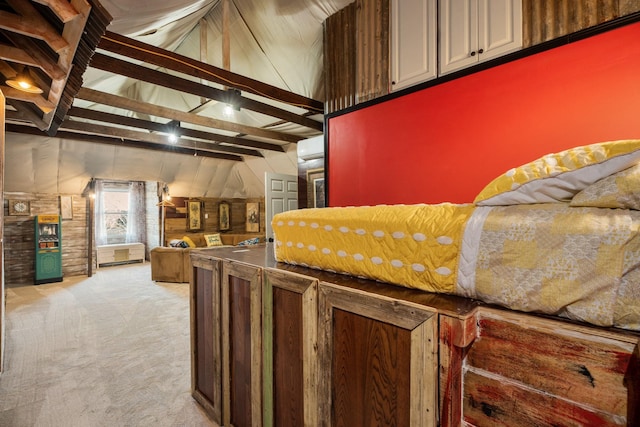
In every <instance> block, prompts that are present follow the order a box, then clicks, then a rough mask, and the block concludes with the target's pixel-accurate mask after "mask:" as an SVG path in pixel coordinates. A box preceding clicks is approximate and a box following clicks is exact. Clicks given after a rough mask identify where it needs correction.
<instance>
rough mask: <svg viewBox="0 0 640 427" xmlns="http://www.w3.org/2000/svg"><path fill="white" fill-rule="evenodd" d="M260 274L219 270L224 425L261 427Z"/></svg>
mask: <svg viewBox="0 0 640 427" xmlns="http://www.w3.org/2000/svg"><path fill="white" fill-rule="evenodd" d="M261 273H262V270H261V269H259V268H257V267H254V266H250V265H247V264H242V263H236V262H225V263H224V264H223V267H222V290H221V291H222V293H221V316H222V321H221V323H222V360H223V365H222V381H223V405H222V408H223V411H222V412H223V424H224V425H233V426H236V427H249V426H255V427H259V426H261V425H262V330H261V328H262V321H261V317H262V316H261V314H262V276H261Z"/></svg>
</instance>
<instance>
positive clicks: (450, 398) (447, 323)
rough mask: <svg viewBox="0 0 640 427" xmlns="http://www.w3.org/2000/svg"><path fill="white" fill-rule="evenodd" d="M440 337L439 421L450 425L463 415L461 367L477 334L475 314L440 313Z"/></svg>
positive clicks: (446, 426) (456, 423) (458, 420)
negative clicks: (454, 314)
mask: <svg viewBox="0 0 640 427" xmlns="http://www.w3.org/2000/svg"><path fill="white" fill-rule="evenodd" d="M439 323H440V328H439V330H440V338H439V343H440V344H439V356H440V357H439V359H440V425H441V426H442V427H453V426H458V425H459V424H460V420H461V419H462V404H461V403H462V389H463V384H462V380H463V378H462V371H463V366H464V359H465V357H466V354H467V350H468V347H469V345H470V344H471V343H472V342H473V340H474V339H475V337H476V333H477V328H476V318H475V316H468V317H466V318H465V317H463V318H458V317H452V316H447V315H443V314H441V315H440V316H439Z"/></svg>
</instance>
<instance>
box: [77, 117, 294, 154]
mask: <svg viewBox="0 0 640 427" xmlns="http://www.w3.org/2000/svg"><path fill="white" fill-rule="evenodd" d="M68 114H69V116H70V117H80V118H83V119H88V120H95V121H98V122H105V123H111V124H115V125H120V126H129V127H134V128H138V129H147V130H149V131H151V132H164V133H168V132H169V130H170V126H169V125H168V124H165V123H157V122H152V121H149V120H142V119H137V118H134V117H127V116H122V115H120V114H113V113H105V112H102V111H95V110H89V109H87V108H80V107H72V108H71V109H70V110H69V113H68ZM170 123H171V122H170ZM178 133H179V134H180V136H182V137H192V138H198V139H202V140H205V141H206V142H205V143H206V144H211V145H214V146H215V149H216V150H218V151H223V152H227V153H234V154H240V155H246V156H254V157H264V156H263V155H262V153H261V152H259V151H257V150H249V149H247V148H242V147H236V146H230V145H220V142H229V141H220V140H218V138H216V135H215V134H211V133H208V132H200V131H196V130H194V129H188V128H183V127H181V128H179V130H178ZM221 136H223V137H224V135H221ZM226 138H231V139H233V137H226ZM221 139H225V138H221ZM236 139H237V140H240V141H242V139H241V138H236ZM231 143H237V141H232V142H231ZM275 147H278V148H279V150H275V151H284V149H283V148H282V146H280V145H276V146H275Z"/></svg>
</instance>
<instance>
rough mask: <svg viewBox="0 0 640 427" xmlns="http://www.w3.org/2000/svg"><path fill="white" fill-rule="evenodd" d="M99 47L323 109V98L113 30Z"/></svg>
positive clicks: (210, 79) (313, 109) (295, 103)
mask: <svg viewBox="0 0 640 427" xmlns="http://www.w3.org/2000/svg"><path fill="white" fill-rule="evenodd" d="M98 48H99V49H104V50H107V51H109V52H113V53H116V54H119V55H123V56H127V57H130V58H134V59H138V60H141V61H144V62H147V63H149V64H153V65H157V66H161V67H165V68H168V69H170V70H174V71H178V72H181V73H184V74H187V75H190V76H193V77H197V78H200V79H205V80H208V81H211V82H214V83H218V84H221V85H224V86H231V87H234V88H236V89H238V90H240V91H245V92H250V93H253V94H256V95H260V96H263V97H266V98H269V99H273V100H276V101H279V102H283V103H285V104H289V105H295V106H297V107H300V108H305V109H308V110H312V111H314V112H316V113H323V112H324V104H323V103H322V102H321V101H317V100H315V99H311V98H307V97H305V96H302V95H298V94H296V93H293V92H289V91H286V90H283V89H280V88H278V87H275V86H271V85H268V84H266V83H263V82H260V81H257V80H254V79H250V78H248V77H245V76H241V75H239V74H235V73H232V72H230V71H227V70H223V69H221V68H218V67H214V66H212V65H209V64H205V63H202V62H200V61H197V60H195V59H192V58H189V57H186V56H183V55H179V54H177V53H174V52H170V51H167V50H164V49H160V48H158V47H155V46H152V45H149V44H146V43H142V42H140V41H137V40H134V39H131V38H128V37H124V36H121V35H119V34H115V33H112V32H110V31H107V32H106V33H105V35H104V37H102V40H101V41H100V44H99V45H98Z"/></svg>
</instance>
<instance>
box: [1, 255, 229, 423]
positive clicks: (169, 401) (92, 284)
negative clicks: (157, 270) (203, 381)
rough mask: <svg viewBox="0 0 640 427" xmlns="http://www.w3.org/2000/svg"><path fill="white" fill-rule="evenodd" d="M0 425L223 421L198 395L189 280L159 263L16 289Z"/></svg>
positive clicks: (11, 291) (10, 294) (11, 297)
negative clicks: (161, 271)
mask: <svg viewBox="0 0 640 427" xmlns="http://www.w3.org/2000/svg"><path fill="white" fill-rule="evenodd" d="M6 321H7V329H6V336H5V337H6V346H5V364H4V368H5V371H4V372H3V373H2V375H0V426H7V427H8V426H16V427H27V426H53V427H57V426H64V427H67V426H68V427H74V426H79V427H92V426H217V424H215V423H214V422H212V421H211V420H210V419H209V418H207V416H206V414H205V413H204V412H203V411H202V409H201V408H200V407H199V406H198V404H197V403H196V402H195V401H194V400H193V398H192V397H191V392H190V387H191V376H190V375H191V374H190V370H191V360H190V348H189V347H190V338H189V285H188V284H186V283H160V282H153V281H151V271H150V264H149V263H144V264H133V265H125V266H114V267H107V268H101V269H99V270H98V272H97V273H96V274H95V275H94V276H93V277H91V278H87V277H86V276H85V277H73V278H69V279H65V280H64V281H63V282H60V283H51V284H45V285H38V286H23V287H15V288H13V287H10V288H7V306H6Z"/></svg>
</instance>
